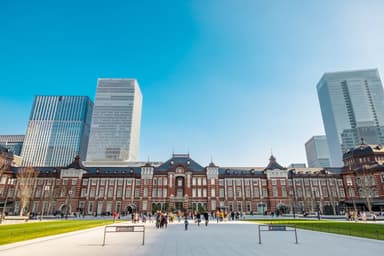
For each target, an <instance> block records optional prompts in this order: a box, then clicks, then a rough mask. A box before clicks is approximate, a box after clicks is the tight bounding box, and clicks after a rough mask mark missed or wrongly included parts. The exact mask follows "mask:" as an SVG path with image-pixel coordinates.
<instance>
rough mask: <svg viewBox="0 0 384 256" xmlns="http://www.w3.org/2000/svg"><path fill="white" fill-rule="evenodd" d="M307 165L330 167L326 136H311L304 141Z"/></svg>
mask: <svg viewBox="0 0 384 256" xmlns="http://www.w3.org/2000/svg"><path fill="white" fill-rule="evenodd" d="M305 153H306V154H307V162H308V167H330V161H329V149H328V142H327V137H326V136H324V135H319V136H313V137H312V138H310V139H309V140H308V141H307V142H306V143H305Z"/></svg>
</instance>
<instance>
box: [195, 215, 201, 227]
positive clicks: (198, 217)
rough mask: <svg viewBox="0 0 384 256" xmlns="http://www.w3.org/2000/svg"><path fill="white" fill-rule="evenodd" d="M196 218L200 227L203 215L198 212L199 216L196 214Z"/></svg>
mask: <svg viewBox="0 0 384 256" xmlns="http://www.w3.org/2000/svg"><path fill="white" fill-rule="evenodd" d="M196 218H197V226H200V222H201V215H200V212H197V214H196Z"/></svg>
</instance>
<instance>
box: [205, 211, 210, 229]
mask: <svg viewBox="0 0 384 256" xmlns="http://www.w3.org/2000/svg"><path fill="white" fill-rule="evenodd" d="M204 220H205V226H206V227H207V226H208V220H209V215H208V212H204Z"/></svg>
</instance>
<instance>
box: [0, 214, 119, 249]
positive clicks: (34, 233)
mask: <svg viewBox="0 0 384 256" xmlns="http://www.w3.org/2000/svg"><path fill="white" fill-rule="evenodd" d="M112 223H113V220H57V221H43V222H33V223H23V224H12V225H0V245H3V244H9V243H14V242H19V241H24V240H29V239H33V238H38V237H44V236H51V235H57V234H62V233H67V232H71V231H76V230H82V229H88V228H93V227H97V226H103V225H108V224H112Z"/></svg>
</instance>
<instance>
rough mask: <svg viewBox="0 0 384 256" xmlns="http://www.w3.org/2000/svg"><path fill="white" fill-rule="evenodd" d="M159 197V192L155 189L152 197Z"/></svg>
mask: <svg viewBox="0 0 384 256" xmlns="http://www.w3.org/2000/svg"><path fill="white" fill-rule="evenodd" d="M156 196H157V190H156V189H155V188H154V189H153V190H152V197H156Z"/></svg>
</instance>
